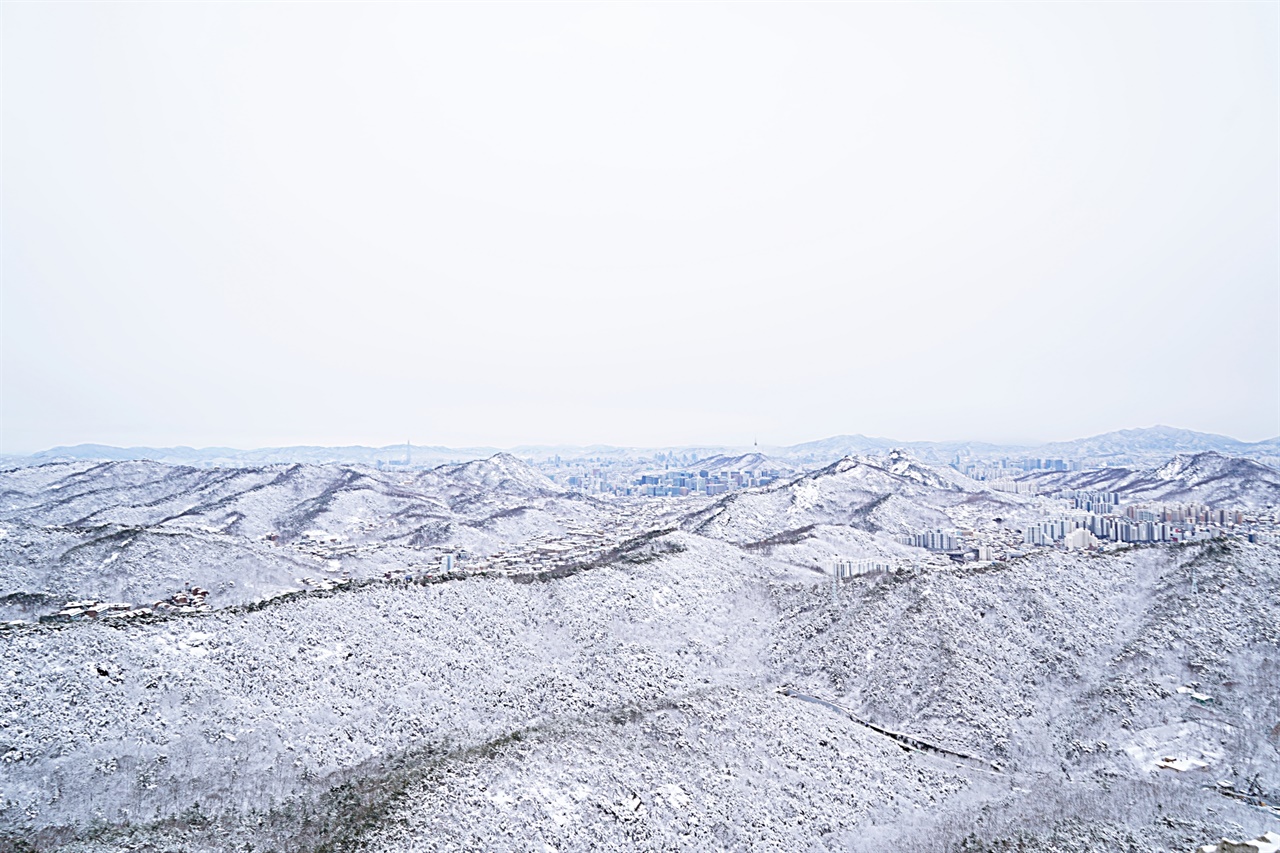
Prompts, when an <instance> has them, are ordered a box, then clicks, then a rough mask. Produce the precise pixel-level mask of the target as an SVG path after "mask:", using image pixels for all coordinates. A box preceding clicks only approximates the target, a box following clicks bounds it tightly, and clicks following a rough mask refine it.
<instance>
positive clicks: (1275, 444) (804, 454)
mask: <svg viewBox="0 0 1280 853" xmlns="http://www.w3.org/2000/svg"><path fill="white" fill-rule="evenodd" d="M894 448H901V449H903V450H905V451H907V452H908V453H910V454H911V456H913V457H914V458H916V459H918V460H920V461H921V462H924V463H927V464H930V465H947V464H950V463H951V462H952V461H953V460H954V459H955V458H956V456H957V455H959V456H960V457H961V458H963V459H966V460H970V461H979V462H980V461H982V460H996V459H1001V458H1008V459H1013V460H1017V459H1064V460H1073V461H1076V462H1079V463H1080V464H1082V465H1084V466H1086V467H1100V466H1121V467H1129V468H1133V469H1140V468H1146V467H1150V466H1154V465H1156V464H1159V463H1160V462H1162V461H1164V460H1165V459H1168V458H1169V457H1171V456H1173V455H1175V454H1178V453H1203V452H1207V451H1212V452H1216V453H1222V454H1225V455H1229V456H1235V457H1240V458H1247V459H1255V460H1258V461H1261V462H1264V463H1266V464H1268V465H1272V466H1276V465H1280V438H1272V439H1267V440H1265V441H1258V442H1246V441H1239V440H1238V439H1234V438H1231V437H1229V436H1225V435H1214V434H1212V433H1204V432H1195V431H1194V430H1186V429H1176V428H1174V427H1167V426H1153V427H1147V428H1143V429H1123V430H1117V431H1115V432H1108V433H1103V434H1101V435H1095V436H1090V437H1088V438H1080V439H1075V440H1072V441H1058V442H1050V443H1048V444H1039V445H1024V444H994V443H990V442H981V441H899V440H897V439H891V438H877V437H872V436H865V435H857V434H855V435H837V436H831V437H830V438H824V439H820V440H817V441H807V442H802V443H800V444H793V445H789V446H760V447H755V446H749V447H734V446H728V445H726V446H715V445H696V446H695V445H689V446H683V447H665V448H658V447H615V446H611V445H599V444H597V445H589V446H574V445H521V446H519V447H515V448H511V449H510V450H508V451H507V452H508V453H510V454H511V455H513V456H516V457H519V458H521V459H526V460H536V461H541V460H545V459H551V458H553V457H556V456H560V457H562V458H563V459H566V460H572V459H597V458H598V459H606V460H614V461H628V460H634V461H640V460H645V459H655V458H659V457H665V458H668V459H669V458H671V457H677V458H679V459H680V460H681V464H685V460H686V459H689V460H697V461H694V462H688V463H687V464H688V465H689V467H694V466H696V467H698V468H707V467H708V466H709V465H716V466H719V465H722V464H729V460H732V459H739V458H741V459H746V458H749V457H751V456H752V455H753V454H754V455H758V456H759V457H760V458H761V459H762V460H767V462H768V464H770V465H772V466H773V467H779V466H781V465H782V464H784V463H785V464H787V465H790V466H791V468H792V469H793V470H799V469H803V468H815V467H819V466H822V465H827V464H830V463H832V462H835V461H836V460H838V459H843V458H844V457H846V456H883V455H885V454H887V453H888V452H889V451H891V450H893V449H894ZM498 452H500V451H499V450H498V448H493V447H442V446H438V445H431V446H419V445H412V446H411V447H410V448H409V456H410V459H409V461H410V463H411V466H412V467H416V468H421V467H424V466H425V467H434V466H437V465H443V464H446V463H454V462H469V461H471V460H473V459H487V458H489V457H491V456H493V455H494V454H495V453H498ZM78 459H89V460H99V461H107V460H116V461H123V460H130V459H149V460H152V461H155V462H165V463H168V464H171V465H192V466H197V467H215V466H216V467H245V466H258V465H272V464H279V463H292V462H303V463H307V464H313V465H329V464H332V465H370V466H377V465H384V466H398V465H401V464H403V463H404V461H405V445H403V444H393V445H388V446H386V447H363V446H359V445H353V446H347V447H315V446H299V447H268V448H261V449H256V450H239V449H235V448H230V447H205V448H191V447H127V448H123V447H111V446H109V445H102V444H79V445H75V446H73V447H54V448H51V449H49V450H42V451H40V452H38V453H34V454H32V455H31V456H29V457H6V458H5V460H4V461H5V462H6V463H7V464H9V465H22V464H40V463H43V462H53V461H70V460H78ZM743 468H745V470H753V469H752V467H751V465H749V464H745V463H744V464H743V465H740V466H739V469H740V470H741V469H743ZM724 470H732V469H724Z"/></svg>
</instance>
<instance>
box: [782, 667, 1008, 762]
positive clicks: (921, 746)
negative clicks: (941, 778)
mask: <svg viewBox="0 0 1280 853" xmlns="http://www.w3.org/2000/svg"><path fill="white" fill-rule="evenodd" d="M778 692H780V693H781V694H782V695H783V696H788V697H790V698H792V699H799V700H800V701H801V702H811V703H813V704H815V705H821V706H823V707H825V708H830V709H831V710H832V711H835V712H836V713H838V714H843V715H844V716H846V717H848V718H849V719H850V720H852V721H853V722H855V723H857V724H858V725H860V726H863V727H864V728H868V729H870V730H871V731H873V732H876V733H877V734H881V735H884V736H885V737H887V738H891V739H892V740H894V741H897V742H898V743H899V744H901V745H902V746H903V747H905V748H907V749H914V750H916V751H918V752H931V753H933V754H935V755H942V756H945V757H947V758H954V759H959V760H961V761H965V762H968V763H969V764H971V765H974V766H976V767H977V768H978V769H980V770H984V771H987V772H992V773H1003V772H1004V771H1003V769H1002V768H1001V767H1000V765H998V764H996V763H995V762H994V761H988V760H987V759H985V758H979V757H978V756H975V755H969V754H967V753H964V752H956V751H955V750H953V749H947V748H946V747H943V746H938V745H937V744H932V743H929V742H928V741H924V740H920V739H919V738H917V737H912V736H911V735H904V734H902V733H900V732H895V731H890V730H889V729H886V728H884V727H882V726H877V725H876V724H875V723H872V722H868V721H867V720H864V719H862V718H861V717H859V716H858V715H857V714H855V713H853V712H852V711H850V710H849V709H848V708H846V707H844V706H843V705H838V704H836V703H835V702H831V701H829V700H827V699H820V698H818V697H817V696H810V695H808V694H807V693H801V692H799V691H797V690H792V689H791V688H790V687H782V688H779V691H778Z"/></svg>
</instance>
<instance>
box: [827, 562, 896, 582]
mask: <svg viewBox="0 0 1280 853" xmlns="http://www.w3.org/2000/svg"><path fill="white" fill-rule="evenodd" d="M892 568H893V567H892V566H891V565H890V564H889V563H886V562H884V561H881V560H846V559H842V558H836V559H834V560H832V561H831V576H832V577H833V578H835V579H836V580H842V579H844V578H854V577H858V576H859V575H865V574H869V573H871V572H887V571H890V570H891V569H892Z"/></svg>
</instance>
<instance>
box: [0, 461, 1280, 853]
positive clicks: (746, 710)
mask: <svg viewBox="0 0 1280 853" xmlns="http://www.w3.org/2000/svg"><path fill="white" fill-rule="evenodd" d="M1186 470H1187V469H1185V468H1179V469H1178V470H1177V471H1176V472H1172V473H1173V475H1172V476H1171V479H1178V478H1179V477H1183V476H1185V474H1186ZM1039 500H1041V499H1037V498H1028V497H1024V496H1019V495H1013V494H1004V493H993V492H987V491H984V490H982V489H981V487H980V486H979V485H978V484H975V483H972V482H969V481H966V480H964V479H963V478H961V477H959V476H958V475H956V474H955V473H954V472H951V471H948V470H940V469H937V468H934V467H931V466H928V465H924V464H922V463H920V462H919V461H917V460H915V459H914V458H912V457H910V456H909V455H906V454H891V455H889V456H886V457H879V458H848V459H843V460H840V461H839V462H836V463H834V464H832V465H830V466H828V467H826V468H824V469H822V470H819V471H814V472H810V473H806V474H801V475H798V476H795V477H793V478H791V479H789V480H786V481H784V482H779V483H776V484H773V485H770V486H767V487H761V488H754V489H744V490H742V491H739V492H735V493H732V494H730V495H726V496H724V497H723V498H721V499H720V500H717V501H710V500H707V499H698V500H688V499H684V500H680V499H669V500H663V499H655V500H647V501H646V500H643V499H637V500H633V501H625V500H620V501H612V502H604V501H597V500H595V499H590V498H586V497H584V496H582V495H579V494H574V493H570V492H565V491H564V490H562V489H561V488H559V487H558V486H557V485H556V484H555V483H553V482H551V481H550V480H547V479H546V478H544V477H542V475H541V474H539V473H538V472H537V471H536V470H533V469H532V468H530V467H529V466H527V465H525V463H522V462H520V461H519V460H516V459H514V458H513V457H507V456H498V457H495V458H492V459H489V460H486V461H482V462H473V463H466V464H461V465H450V466H445V467H442V468H439V469H436V470H434V471H430V472H407V471H401V472H398V473H396V474H390V473H388V472H379V471H374V470H371V469H366V468H359V467H353V466H301V465H298V466H268V467H266V468H249V469H236V470H231V469H227V470H220V469H215V470H210V469H195V468H183V467H173V466H164V465H157V464H155V463H135V462H119V463H109V464H106V465H93V464H90V463H66V464H63V463H58V464H51V465H46V466H38V467H33V468H25V469H21V470H18V471H11V472H6V473H4V474H3V475H0V528H3V531H4V535H3V536H0V556H2V558H3V561H4V565H5V566H6V571H5V574H4V584H5V586H4V587H3V590H0V595H4V596H5V599H4V601H5V606H6V607H7V608H8V609H9V610H10V611H11V613H20V614H22V615H28V616H29V614H31V613H37V612H44V613H47V612H49V610H50V608H55V609H56V608H57V607H60V606H61V604H62V603H63V602H64V600H65V597H66V596H70V595H73V594H74V595H76V596H77V597H83V596H88V595H95V596H106V595H108V594H110V595H111V596H113V597H121V596H125V597H127V596H141V595H143V594H144V592H147V591H148V590H153V589H158V590H160V591H161V593H166V592H173V591H175V590H174V585H175V584H179V585H181V587H182V588H185V585H186V584H187V583H193V584H197V585H200V586H202V587H204V588H207V589H208V590H209V594H208V598H207V601H208V609H205V610H199V609H194V608H193V609H191V610H190V612H168V613H159V612H155V613H151V614H149V615H143V616H138V617H134V618H110V616H109V615H108V616H103V617H101V618H98V619H96V620H94V619H79V620H77V621H45V622H37V621H25V622H23V623H21V624H9V625H5V626H3V627H0V651H2V652H3V656H4V665H3V666H0V695H3V696H4V697H5V702H4V703H3V704H0V849H17V848H21V849H32V848H34V849H37V850H45V849H65V850H68V851H85V853H88V851H93V853H102V851H107V850H120V849H140V850H157V851H158V850H173V851H179V850H181V851H188V850H208V851H215V850H217V851H221V850H231V849H237V850H247V849H252V850H259V851H262V850H278V851H287V850H331V851H338V850H352V851H354V850H378V851H388V853H389V851H406V850H408V851H412V850H470V849H484V850H529V849H535V850H546V849H551V848H554V849H556V850H600V849H604V850H628V849H691V850H692V849H697V850H703V849H747V850H757V849H758V850H791V849H842V850H866V851H880V850H886V849H900V848H905V847H908V846H910V847H911V848H912V849H916V850H925V851H929V850H934V851H942V850H966V851H980V850H991V851H994V850H1015V849H1054V850H1064V851H1066V850H1070V851H1081V853H1084V851H1093V850H1097V849H1108V845H1110V846H1111V847H1112V848H1116V849H1130V848H1132V849H1144V850H1168V851H1172V850H1184V849H1192V848H1193V847H1194V846H1195V845H1196V844H1199V843H1207V842H1210V841H1216V840H1217V839H1218V838H1219V837H1221V836H1223V835H1232V836H1235V837H1239V836H1241V835H1245V836H1254V835H1257V834H1259V833H1260V832H1262V831H1264V830H1266V829H1274V828H1275V827H1276V825H1277V824H1278V823H1280V811H1274V810H1269V809H1271V807H1272V806H1274V805H1276V803H1277V800H1280V774H1278V773H1277V768H1278V767H1280V742H1278V741H1277V739H1276V736H1275V731H1277V730H1280V729H1278V728H1277V727H1280V699H1278V698H1277V697H1280V694H1278V693H1277V692H1276V691H1275V689H1274V684H1275V682H1276V679H1277V677H1280V672H1277V671H1276V667H1277V661H1280V620H1277V618H1276V613H1275V590H1276V589H1278V588H1280V549H1277V548H1276V547H1275V546H1270V545H1256V544H1248V543H1246V542H1242V541H1236V540H1233V541H1224V540H1219V541H1214V542H1210V543H1207V544H1187V545H1177V546H1156V547H1147V548H1134V549H1128V550H1124V551H1120V552H1115V553H1107V554H1100V553H1092V554H1087V555H1086V554H1068V553H1065V552H1062V551H1052V550H1040V551H1037V552H1034V553H1032V554H1031V555H1030V556H1027V557H1024V558H1019V559H1013V560H1011V561H1008V562H994V563H993V562H988V561H983V562H967V563H958V564H957V563H953V562H952V561H951V560H949V559H947V558H945V557H938V556H931V555H929V554H928V553H927V552H925V551H923V550H922V549H919V548H908V547H906V546H903V545H899V544H898V543H896V542H894V541H893V538H892V536H891V535H889V534H890V533H894V532H897V531H904V530H918V529H920V528H921V527H937V526H942V525H947V526H952V527H959V526H962V525H963V526H969V527H977V526H979V525H996V526H997V527H998V526H999V524H1001V523H1007V519H1008V518H1011V517H1012V518H1016V517H1019V516H1022V515H1025V516H1028V517H1030V515H1031V514H1032V513H1033V512H1034V511H1036V510H1037V507H1038V506H1039V504H1038V503H1037V501H1039ZM997 518H999V519H1004V520H1006V521H1005V522H997V520H996V519H997ZM273 537H274V538H273ZM446 548H448V549H453V550H452V551H450V553H453V552H454V551H456V552H457V554H459V555H460V554H462V553H463V551H464V549H471V550H470V551H469V552H468V553H470V554H472V556H471V557H460V558H459V560H460V562H459V568H458V570H456V571H453V572H451V573H448V574H444V573H442V572H441V571H440V566H439V558H440V556H441V555H442V554H443V553H445V549H446ZM483 549H490V550H489V551H485V552H483V553H482V550H483ZM831 556H841V557H845V558H848V557H866V558H874V559H877V560H884V561H887V562H891V563H892V564H893V569H892V570H886V571H875V572H869V573H866V574H863V575H859V576H858V577H855V578H852V579H850V580H847V581H844V582H841V583H839V584H836V585H833V584H832V583H831V580H830V576H829V575H827V574H825V573H823V571H822V568H823V561H824V559H825V558H827V557H831ZM468 560H470V561H471V562H468ZM468 565H471V566H473V568H472V569H467V568H466V567H467V566H468ZM308 572H309V574H310V575H311V576H312V580H313V582H312V583H303V582H301V581H303V580H305V579H306V577H307V573H308ZM344 574H345V575H349V576H350V577H351V578H352V579H351V580H350V582H347V583H342V584H332V583H330V584H323V585H322V584H319V583H316V582H314V581H315V580H316V579H319V578H324V577H329V578H336V577H340V576H341V575H344ZM284 589H294V590H297V591H296V592H295V594H292V595H288V596H279V595H278V593H279V592H280V591H283V590H284ZM148 594H150V593H148ZM157 594H160V593H157ZM24 608H25V610H24ZM1169 768H1179V769H1169ZM1250 799H1251V801H1252V802H1253V803H1254V804H1253V805H1249V804H1247V803H1245V802H1244V801H1243V800H1250ZM1259 802H1261V803H1263V804H1265V807H1259V806H1258V805H1257V803H1259ZM1169 815H1176V816H1177V819H1176V820H1168V819H1166V818H1167V817H1168V816H1169ZM23 845H25V846H23ZM1019 845H1021V846H1019Z"/></svg>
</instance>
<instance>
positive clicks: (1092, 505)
mask: <svg viewBox="0 0 1280 853" xmlns="http://www.w3.org/2000/svg"><path fill="white" fill-rule="evenodd" d="M1058 497H1060V498H1062V499H1063V500H1065V501H1070V502H1071V508H1072V509H1082V510H1084V511H1085V512H1091V513H1094V514H1096V515H1110V514H1111V513H1113V512H1115V509H1116V506H1117V505H1118V504H1119V503H1120V493H1119V492H1091V491H1085V490H1080V489H1067V490H1066V491H1062V492H1059V493H1058Z"/></svg>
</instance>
